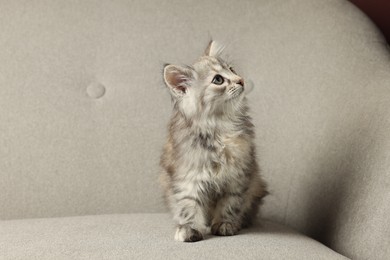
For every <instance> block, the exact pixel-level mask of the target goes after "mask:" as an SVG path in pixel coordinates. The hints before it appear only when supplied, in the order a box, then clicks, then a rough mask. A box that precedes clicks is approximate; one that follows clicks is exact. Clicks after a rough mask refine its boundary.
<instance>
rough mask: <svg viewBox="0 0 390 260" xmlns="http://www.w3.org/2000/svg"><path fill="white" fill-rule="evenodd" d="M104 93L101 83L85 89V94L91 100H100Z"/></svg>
mask: <svg viewBox="0 0 390 260" xmlns="http://www.w3.org/2000/svg"><path fill="white" fill-rule="evenodd" d="M104 93H106V88H105V87H104V86H103V85H102V84H101V83H97V82H95V83H92V84H90V85H89V86H88V87H87V94H88V96H90V97H91V98H101V97H102V96H103V95H104Z"/></svg>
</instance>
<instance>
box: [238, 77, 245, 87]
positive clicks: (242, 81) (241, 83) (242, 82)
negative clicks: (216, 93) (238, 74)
mask: <svg viewBox="0 0 390 260" xmlns="http://www.w3.org/2000/svg"><path fill="white" fill-rule="evenodd" d="M236 83H237V84H238V85H241V86H242V87H243V86H244V79H243V78H239V79H238V80H237V82H236Z"/></svg>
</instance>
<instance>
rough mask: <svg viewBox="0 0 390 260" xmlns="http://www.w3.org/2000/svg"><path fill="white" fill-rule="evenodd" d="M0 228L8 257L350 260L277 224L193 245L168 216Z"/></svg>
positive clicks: (107, 217) (37, 221)
mask: <svg viewBox="0 0 390 260" xmlns="http://www.w3.org/2000/svg"><path fill="white" fill-rule="evenodd" d="M0 227H1V233H2V235H1V236H0V249H2V250H1V252H2V256H3V257H4V259H221V260H222V259H224V260H225V259H237V260H241V259H267V260H268V259H278V260H279V259H297V260H301V259H310V260H311V259H347V258H345V257H343V256H341V255H340V254H338V253H336V252H334V251H333V250H331V249H329V248H328V247H326V246H324V245H322V244H321V243H319V242H317V241H315V240H313V239H310V238H308V237H307V236H304V235H301V234H299V233H297V232H295V231H293V230H291V229H288V228H285V227H283V226H280V225H278V224H275V223H272V222H264V223H262V224H261V226H260V225H258V226H256V227H254V228H251V229H248V230H244V231H243V232H241V234H240V235H238V236H234V237H207V239H206V240H204V241H201V242H198V243H193V244H188V243H182V242H177V241H174V240H173V239H172V238H173V234H174V229H173V225H172V221H171V218H170V216H168V215H167V214H129V215H101V216H84V217H66V218H51V219H25V220H10V221H3V222H2V223H0Z"/></svg>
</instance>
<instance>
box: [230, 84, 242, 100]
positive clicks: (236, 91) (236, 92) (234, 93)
mask: <svg viewBox="0 0 390 260" xmlns="http://www.w3.org/2000/svg"><path fill="white" fill-rule="evenodd" d="M229 92H230V96H231V98H236V97H238V96H240V95H241V94H242V93H244V86H241V85H240V86H236V87H234V88H232V89H231V91H229Z"/></svg>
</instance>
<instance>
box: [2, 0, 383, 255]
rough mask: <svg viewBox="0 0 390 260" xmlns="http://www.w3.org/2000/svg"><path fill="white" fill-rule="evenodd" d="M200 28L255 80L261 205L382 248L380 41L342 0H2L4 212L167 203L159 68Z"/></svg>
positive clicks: (378, 251) (185, 48)
mask: <svg viewBox="0 0 390 260" xmlns="http://www.w3.org/2000/svg"><path fill="white" fill-rule="evenodd" d="M210 35H212V36H213V38H215V39H217V40H221V41H222V42H223V43H227V44H228V49H227V51H228V52H229V53H230V56H231V57H232V58H233V59H234V60H235V63H236V66H235V67H236V69H237V70H238V71H239V72H241V73H242V74H243V75H244V77H245V78H246V79H251V80H252V81H253V82H254V84H255V88H254V90H253V91H252V92H251V93H250V95H249V101H250V106H251V110H252V112H251V113H252V116H253V118H254V123H255V125H256V134H257V139H256V140H257V145H258V150H259V153H258V154H259V155H258V156H259V162H260V165H261V167H262V172H263V175H264V178H265V179H266V180H267V181H268V183H269V187H270V192H271V194H270V195H269V196H268V197H267V199H266V201H265V205H264V207H263V210H262V213H263V217H264V218H267V219H271V220H272V221H275V222H279V223H282V224H285V225H287V226H291V227H293V228H295V229H297V230H298V231H300V232H302V233H304V234H306V235H309V236H311V237H313V238H315V239H317V240H319V241H321V242H322V243H324V244H325V245H327V246H329V247H331V248H332V249H334V250H336V251H337V252H339V253H341V254H343V255H345V256H348V257H351V258H353V259H370V258H375V259H386V258H387V259H388V258H390V240H389V239H388V238H389V237H390V222H389V221H388V216H389V215H390V203H389V201H390V176H389V172H390V159H389V158H390V120H389V118H390V59H389V52H388V49H387V45H386V43H385V41H384V39H383V37H382V36H381V35H380V34H379V33H378V31H377V30H376V28H375V27H374V26H373V24H372V23H371V22H370V21H369V20H368V18H366V17H365V16H364V15H363V14H362V13H361V12H360V11H359V10H358V9H357V8H355V7H354V6H353V5H352V4H350V3H349V2H347V1H343V0H328V1H322V0H291V1H285V0H272V1H271V0H261V1H251V0H243V1H231V0H229V1H226V0H218V1H207V0H200V1H196V2H195V1H189V0H185V1H179V0H172V1H140V0H139V1H138V0H137V1H125V0H114V1H98V0H85V1H81V0H72V1H62V0H54V1H52V0H50V1H49V0H36V1H23V0H14V1H6V0H0V60H1V62H0V191H1V196H0V218H1V219H4V220H5V219H17V218H36V217H44V218H48V217H63V216H71V215H89V214H113V213H137V212H143V213H157V212H165V211H166V209H165V207H164V205H163V203H162V200H161V199H160V193H159V188H158V183H157V175H158V171H159V168H158V158H159V153H160V151H161V146H162V143H163V141H164V138H165V135H166V130H165V129H166V128H165V127H166V123H167V120H168V118H169V114H170V110H171V107H170V105H171V104H170V100H169V95H168V94H167V92H166V90H165V89H164V87H163V84H162V80H161V69H162V66H163V64H164V63H165V62H178V63H191V62H192V61H193V60H194V59H196V58H197V57H198V56H199V55H200V54H201V53H202V51H203V48H204V47H205V45H206V44H207V42H208V40H209V37H210ZM52 221H53V223H55V221H56V220H52ZM12 223H13V222H12ZM15 223H17V222H15ZM21 223H22V222H21ZM53 225H54V224H53ZM53 228H54V227H53ZM150 236H151V237H153V234H150ZM210 241H213V240H210ZM259 246H260V245H259Z"/></svg>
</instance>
